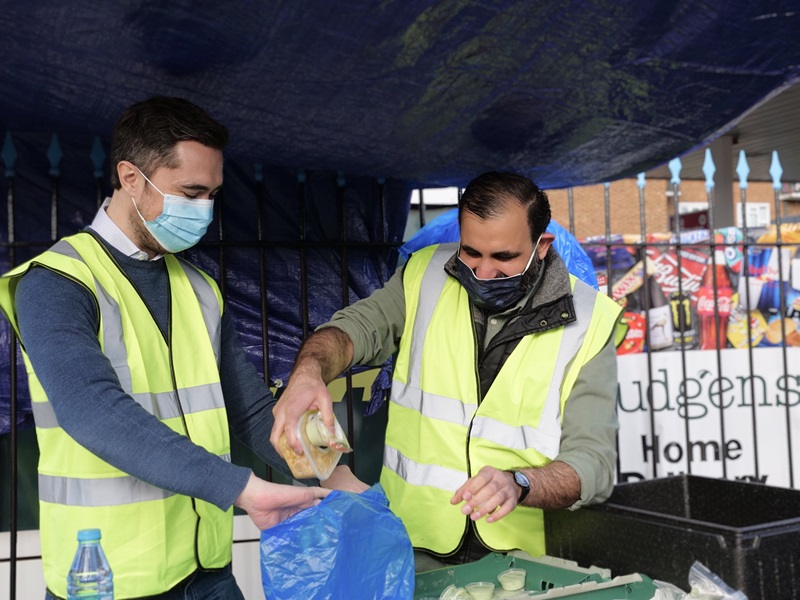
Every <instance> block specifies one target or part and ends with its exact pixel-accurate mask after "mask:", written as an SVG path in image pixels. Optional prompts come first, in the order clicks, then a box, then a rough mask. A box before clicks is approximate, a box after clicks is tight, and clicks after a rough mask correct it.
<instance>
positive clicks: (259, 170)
mask: <svg viewBox="0 0 800 600" xmlns="http://www.w3.org/2000/svg"><path fill="white" fill-rule="evenodd" d="M253 169H254V174H253V176H254V177H255V179H256V181H257V182H259V183H261V182H262V181H264V165H263V164H261V163H256V164H254V165H253Z"/></svg>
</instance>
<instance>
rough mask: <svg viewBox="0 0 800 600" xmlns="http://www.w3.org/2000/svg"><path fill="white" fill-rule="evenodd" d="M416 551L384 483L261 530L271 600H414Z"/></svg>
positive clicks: (332, 498) (336, 495)
mask: <svg viewBox="0 0 800 600" xmlns="http://www.w3.org/2000/svg"><path fill="white" fill-rule="evenodd" d="M414 577H415V575H414V551H413V549H412V547H411V541H410V540H409V538H408V534H407V533H406V530H405V527H404V526H403V523H402V521H401V520H400V519H399V518H398V517H397V516H396V515H395V514H394V513H392V511H390V510H389V501H388V500H387V498H386V495H385V494H384V493H383V488H382V487H381V485H380V484H378V483H376V484H375V485H373V486H372V487H371V488H369V489H368V490H367V491H365V492H363V493H362V494H354V493H351V492H339V491H333V492H331V493H330V494H329V495H328V496H327V497H326V498H325V499H324V500H322V502H320V503H319V504H318V505H317V506H314V507H312V508H308V509H306V510H303V511H301V512H299V513H297V514H295V515H293V516H291V517H289V518H288V519H286V520H285V521H283V522H282V523H279V524H278V525H275V526H274V527H270V528H269V529H267V530H265V531H262V532H261V581H262V583H263V585H264V595H265V596H266V598H267V599H268V600H272V599H273V598H275V599H278V600H283V599H290V598H291V599H294V598H302V599H303V600H311V599H319V600H321V599H323V598H330V599H336V600H339V599H342V598H359V599H368V598H375V599H396V600H401V599H402V600H407V599H410V598H413V597H414Z"/></svg>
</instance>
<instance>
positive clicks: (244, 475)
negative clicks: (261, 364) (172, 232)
mask: <svg viewBox="0 0 800 600" xmlns="http://www.w3.org/2000/svg"><path fill="white" fill-rule="evenodd" d="M107 247H108V246H107ZM109 250H110V251H111V253H112V254H113V256H114V258H115V259H116V261H117V262H118V263H119V265H120V266H121V267H122V269H123V270H124V271H125V273H127V275H128V276H129V277H130V279H131V281H133V283H134V285H135V286H136V288H137V289H138V290H139V293H140V295H141V296H142V297H143V298H144V300H145V302H146V303H147V305H148V307H149V308H150V310H151V311H152V313H153V315H154V316H155V318H156V321H157V322H158V326H159V327H160V328H161V330H162V332H163V331H166V327H167V309H168V302H169V299H168V292H167V273H166V267H165V264H164V261H163V260H157V261H149V262H148V261H139V260H135V259H132V258H129V257H127V256H125V255H123V254H122V253H120V252H118V251H117V250H115V249H114V248H111V247H109ZM16 306H17V314H18V322H19V329H20V336H21V338H22V343H23V345H24V347H25V350H26V352H27V353H28V356H29V358H30V361H31V364H32V365H33V369H34V371H35V372H36V374H37V376H38V378H39V380H40V381H41V384H42V386H43V388H44V391H45V393H46V394H47V397H48V399H49V400H50V402H51V404H52V406H53V410H54V411H55V415H56V418H57V419H58V423H59V425H60V426H61V427H62V428H63V429H64V431H66V432H67V433H68V434H69V435H71V436H72V437H73V438H74V439H75V440H76V441H77V442H78V443H79V444H81V445H82V446H84V447H85V448H87V449H88V450H90V451H91V452H93V453H94V454H96V455H97V456H99V457H100V458H102V459H103V460H105V461H106V462H108V463H110V464H112V465H114V466H115V467H117V468H118V469H120V470H122V471H124V472H126V473H128V474H130V475H133V476H134V477H137V478H139V479H141V480H142V481H146V482H147V483H150V484H152V485H155V486H157V487H160V488H163V489H166V490H170V491H172V492H175V493H178V494H184V495H186V496H193V497H195V498H200V499H202V500H206V501H207V502H210V503H212V504H214V505H216V506H218V507H219V508H221V509H223V510H227V508H229V507H230V506H231V504H233V502H234V500H236V498H237V497H238V496H239V494H240V493H241V492H242V490H243V489H244V487H245V484H246V483H247V480H248V478H249V476H250V469H248V468H244V467H239V466H236V465H233V464H230V463H228V462H225V461H224V460H221V459H220V458H219V457H217V456H215V455H213V454H211V453H210V452H208V451H206V450H205V449H203V448H201V447H200V446H197V445H195V444H194V443H192V442H191V441H190V440H189V439H188V438H187V437H185V436H183V435H180V434H178V433H175V432H174V431H172V430H171V429H170V428H169V427H167V426H166V425H164V424H163V423H161V422H160V421H159V420H158V419H157V418H156V417H154V416H152V415H150V414H148V413H147V412H146V411H145V410H144V409H143V408H142V407H141V406H139V405H138V404H137V403H136V402H135V401H134V400H133V399H132V398H131V397H130V396H129V395H128V394H126V393H125V392H124V391H123V390H122V388H121V387H120V384H119V381H118V379H117V376H116V373H115V372H114V369H113V368H112V367H111V363H110V362H109V361H108V359H107V358H106V356H105V355H104V354H103V353H102V351H101V349H100V343H99V341H98V339H97V333H96V332H97V324H98V314H97V309H96V305H95V301H94V298H93V297H92V295H91V294H90V293H89V292H88V291H87V290H86V289H85V288H84V287H82V286H81V285H79V284H77V283H75V282H73V281H71V280H69V279H67V278H66V277H63V276H61V275H58V274H56V273H54V272H53V271H50V270H49V269H46V268H42V267H34V268H33V269H31V270H30V271H29V272H28V273H27V274H25V276H24V277H22V279H21V280H20V282H19V285H18V286H17V291H16ZM220 374H221V383H222V391H223V395H224V398H225V406H226V410H227V413H228V422H229V424H230V428H231V431H232V432H233V434H234V435H235V436H236V437H237V438H238V439H239V440H240V441H241V442H242V443H243V444H244V445H245V446H247V447H249V448H251V449H252V450H253V451H254V452H255V453H256V455H258V456H259V457H260V458H261V459H262V460H264V461H265V462H267V463H269V464H271V465H272V466H273V467H276V468H277V469H279V470H280V471H282V472H284V473H287V474H289V470H288V468H287V466H286V463H285V462H284V461H283V459H282V458H280V457H279V456H278V454H277V453H276V452H275V450H274V449H273V447H272V445H271V444H270V443H269V435H270V431H271V429H272V423H273V417H272V407H273V405H274V402H275V398H274V396H273V395H272V393H271V392H270V390H269V388H268V387H267V386H266V385H265V384H264V382H263V380H262V379H261V378H260V377H259V376H258V373H257V372H256V369H255V367H254V366H253V364H252V363H251V362H250V361H249V360H248V359H247V357H246V356H245V354H244V351H243V350H242V347H241V344H240V342H239V338H238V335H237V333H236V330H235V327H234V323H233V319H232V317H230V316H229V315H228V313H227V312H225V313H223V316H222V351H221V356H220Z"/></svg>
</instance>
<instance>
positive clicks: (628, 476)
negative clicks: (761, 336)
mask: <svg viewBox="0 0 800 600" xmlns="http://www.w3.org/2000/svg"><path fill="white" fill-rule="evenodd" d="M648 357H649V358H648ZM718 357H719V359H718ZM648 360H649V366H648ZM618 361H619V363H618V364H619V376H618V380H619V397H618V415H619V421H620V429H619V465H620V468H619V481H635V480H638V479H651V478H654V477H667V476H669V475H677V474H680V473H691V474H692V475H700V476H706V477H723V478H725V479H743V480H750V481H759V482H762V483H767V484H769V485H773V486H779V487H792V486H796V485H797V481H798V480H797V476H798V474H800V471H799V470H798V465H799V464H800V412H798V411H800V408H798V405H800V348H787V349H786V354H785V362H784V354H783V350H782V349H781V348H754V349H753V350H752V351H748V350H737V349H726V350H722V351H721V352H719V354H717V352H714V351H709V350H691V351H687V352H685V354H683V355H681V353H680V352H676V351H667V352H654V353H652V354H650V355H648V354H631V355H625V356H619V357H618ZM649 396H651V397H652V409H651V408H650V405H651V403H650V402H649V401H648V397H649ZM792 470H793V471H794V478H792V477H791V473H790V471H792Z"/></svg>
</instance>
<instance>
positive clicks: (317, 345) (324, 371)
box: [269, 327, 353, 454]
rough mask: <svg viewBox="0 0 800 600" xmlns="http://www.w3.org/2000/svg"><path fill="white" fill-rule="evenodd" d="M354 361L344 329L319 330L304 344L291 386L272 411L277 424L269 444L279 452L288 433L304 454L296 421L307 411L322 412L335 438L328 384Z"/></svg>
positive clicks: (292, 375) (291, 442)
mask: <svg viewBox="0 0 800 600" xmlns="http://www.w3.org/2000/svg"><path fill="white" fill-rule="evenodd" d="M352 359H353V344H352V342H351V341H350V338H349V337H347V334H346V333H344V332H343V331H342V330H341V329H337V328H335V327H326V328H324V329H320V330H319V331H317V332H315V333H313V334H312V335H311V336H310V337H309V338H308V339H307V340H306V341H305V342H303V345H302V346H301V347H300V351H299V352H298V354H297V360H296V361H295V364H294V368H293V369H292V374H291V375H290V376H289V384H288V385H287V386H286V390H285V391H284V392H283V394H282V395H281V397H280V398H279V399H278V402H277V404H276V405H275V408H273V410H272V412H273V414H274V416H275V424H274V425H273V426H272V435H270V438H269V441H270V442H271V443H272V445H273V446H274V447H275V449H276V450H279V445H278V440H279V439H280V437H281V434H283V433H284V432H285V433H286V439H287V441H288V442H289V445H290V446H291V447H292V448H294V450H295V452H297V453H298V454H302V452H303V449H302V446H301V445H300V441H299V440H298V439H297V421H298V420H299V419H300V417H302V416H303V413H305V412H306V411H307V410H313V409H317V410H319V412H320V415H321V416H322V420H323V421H324V423H325V425H327V426H328V429H329V430H330V431H331V434H332V435H335V431H334V425H333V422H334V419H333V402H332V400H331V395H330V393H329V392H328V388H327V384H328V383H329V382H330V381H332V380H333V379H334V378H335V377H336V376H337V375H339V374H340V373H341V372H342V371H344V370H345V369H346V368H347V367H348V366H349V365H350V362H351V361H352ZM279 451H280V450H279Z"/></svg>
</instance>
